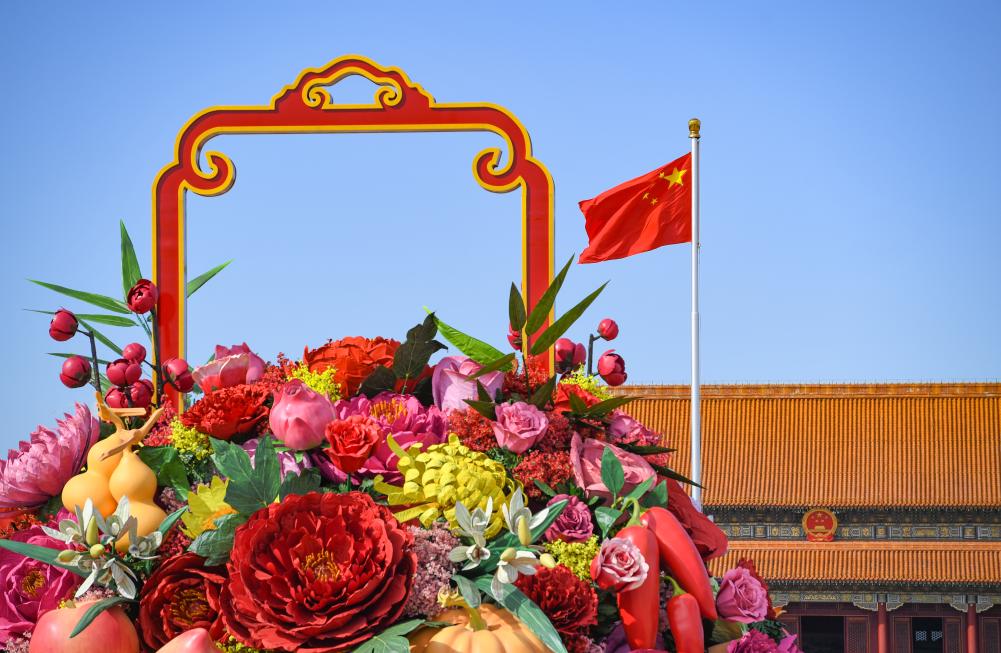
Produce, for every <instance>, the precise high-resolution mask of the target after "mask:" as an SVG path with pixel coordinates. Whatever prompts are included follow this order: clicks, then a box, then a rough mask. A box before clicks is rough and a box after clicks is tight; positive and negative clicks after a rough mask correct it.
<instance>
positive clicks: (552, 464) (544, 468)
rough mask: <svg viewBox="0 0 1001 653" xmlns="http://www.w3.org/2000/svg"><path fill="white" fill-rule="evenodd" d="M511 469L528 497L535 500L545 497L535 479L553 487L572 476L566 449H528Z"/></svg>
mask: <svg viewBox="0 0 1001 653" xmlns="http://www.w3.org/2000/svg"><path fill="white" fill-rule="evenodd" d="M511 471H512V473H513V474H514V477H515V478H516V479H517V480H519V481H521V484H522V485H524V486H525V494H526V495H527V496H528V498H529V499H535V500H542V499H545V498H546V497H544V496H543V494H542V491H541V490H540V489H539V487H538V486H537V485H536V484H535V479H539V480H540V481H542V482H543V483H545V484H546V485H548V486H549V487H551V488H554V489H555V488H556V486H557V485H559V484H560V483H563V482H565V481H569V480H570V479H572V478H573V465H571V464H570V454H569V453H567V452H566V451H554V452H552V453H543V452H542V451H530V452H529V453H528V455H526V456H525V457H524V458H522V459H521V462H519V463H518V464H517V465H516V466H515V468H514V469H513V470H511Z"/></svg>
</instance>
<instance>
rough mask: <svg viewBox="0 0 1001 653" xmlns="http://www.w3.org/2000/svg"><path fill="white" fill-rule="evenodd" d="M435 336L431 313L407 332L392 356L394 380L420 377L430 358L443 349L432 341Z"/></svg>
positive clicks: (436, 330)
mask: <svg viewBox="0 0 1001 653" xmlns="http://www.w3.org/2000/svg"><path fill="white" fill-rule="evenodd" d="M437 334H438V326H437V325H436V324H435V321H434V314H433V313H432V314H431V315H428V316H427V318H425V320H424V322H422V323H421V324H418V325H417V326H415V327H413V328H411V329H410V330H409V331H407V339H406V340H405V341H404V342H403V344H401V345H400V346H399V347H398V348H397V349H396V354H394V355H393V373H394V374H396V378H398V379H414V378H417V377H418V376H420V374H421V372H423V371H424V368H425V367H426V366H427V364H428V361H430V360H431V356H433V355H434V353H435V352H436V351H440V350H442V349H445V345H443V344H441V343H440V342H438V341H437V340H435V339H434V337H435V335H437Z"/></svg>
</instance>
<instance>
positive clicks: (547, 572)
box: [515, 565, 598, 636]
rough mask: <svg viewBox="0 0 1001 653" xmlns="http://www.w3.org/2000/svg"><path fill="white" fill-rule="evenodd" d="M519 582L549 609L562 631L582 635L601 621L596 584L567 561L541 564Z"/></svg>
mask: <svg viewBox="0 0 1001 653" xmlns="http://www.w3.org/2000/svg"><path fill="white" fill-rule="evenodd" d="M515 585H516V586H517V587H518V589H520V590H521V591H522V592H523V593H524V594H525V596H527V597H528V598H530V599H531V600H532V601H534V602H535V604H536V605H538V606H539V608H540V609H541V610H542V611H543V612H544V613H546V616H547V617H549V621H551V622H553V627H554V628H555V629H556V630H557V631H558V632H559V633H560V634H561V635H565V636H572V635H582V634H585V633H586V632H587V629H588V627H589V626H593V625H595V624H597V623H598V595H597V594H595V592H594V588H592V587H591V584H590V583H586V582H584V581H583V580H581V579H580V578H578V577H577V575H576V574H574V573H573V572H572V571H570V570H569V569H568V568H566V567H564V566H563V565H556V566H555V567H553V568H552V569H547V568H545V567H539V569H538V571H536V573H535V574H534V575H532V576H519V577H518V580H516V581H515Z"/></svg>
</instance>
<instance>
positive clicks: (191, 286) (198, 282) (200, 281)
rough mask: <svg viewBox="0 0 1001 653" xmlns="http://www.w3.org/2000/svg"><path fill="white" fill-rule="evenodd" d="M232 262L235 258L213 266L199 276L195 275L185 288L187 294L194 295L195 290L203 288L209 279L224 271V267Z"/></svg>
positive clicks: (188, 295)
mask: <svg viewBox="0 0 1001 653" xmlns="http://www.w3.org/2000/svg"><path fill="white" fill-rule="evenodd" d="M232 262H233V260H232V259H230V260H228V261H226V262H225V263H220V264H219V265H217V266H215V267H214V268H212V269H211V270H209V271H208V272H206V273H204V274H200V275H198V276H197V277H195V278H194V279H192V280H191V281H189V282H188V286H187V288H185V290H184V292H185V296H187V297H191V296H192V295H194V294H195V292H197V291H198V289H199V288H201V287H202V286H204V285H205V284H206V283H208V281H209V279H211V278H212V277H214V276H215V275H217V274H219V273H220V272H222V271H223V269H225V267H226V266H227V265H229V264H230V263H232Z"/></svg>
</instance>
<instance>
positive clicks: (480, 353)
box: [424, 308, 504, 365]
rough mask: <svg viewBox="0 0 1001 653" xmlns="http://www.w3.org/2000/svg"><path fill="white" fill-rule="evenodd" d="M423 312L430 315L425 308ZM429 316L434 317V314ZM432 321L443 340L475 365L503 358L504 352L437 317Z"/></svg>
mask: <svg viewBox="0 0 1001 653" xmlns="http://www.w3.org/2000/svg"><path fill="white" fill-rule="evenodd" d="M424 310H425V311H427V312H428V313H431V311H430V310H428V309H427V308H425V309H424ZM431 314H432V315H434V313H431ZM434 321H435V324H437V325H438V331H439V333H441V335H442V337H443V338H445V340H448V341H449V342H450V343H452V346H454V347H455V348H456V349H458V350H459V351H461V352H462V353H463V354H465V355H466V356H469V357H470V358H472V359H473V360H474V361H476V362H477V363H479V364H481V365H486V364H487V363H490V362H491V361H495V360H497V359H498V358H501V357H503V356H504V352H502V351H501V350H499V349H497V348H496V347H493V346H491V345H488V344H487V343H485V342H483V341H482V340H477V339H476V338H474V337H473V336H471V335H468V334H465V333H463V332H462V331H459V330H458V329H456V328H454V327H451V326H449V325H447V324H445V323H444V322H443V321H442V320H441V318H439V317H438V316H437V315H436V316H435V318H434Z"/></svg>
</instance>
